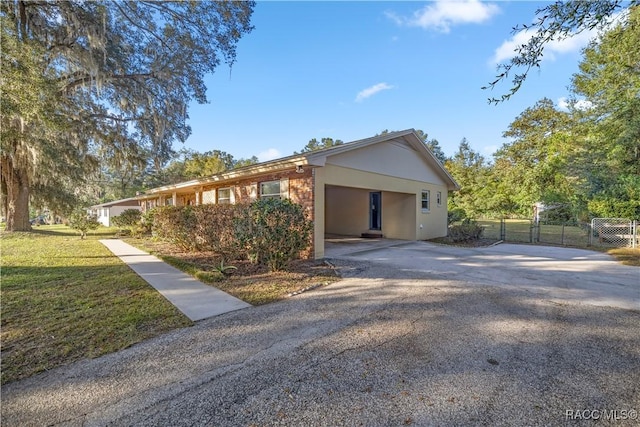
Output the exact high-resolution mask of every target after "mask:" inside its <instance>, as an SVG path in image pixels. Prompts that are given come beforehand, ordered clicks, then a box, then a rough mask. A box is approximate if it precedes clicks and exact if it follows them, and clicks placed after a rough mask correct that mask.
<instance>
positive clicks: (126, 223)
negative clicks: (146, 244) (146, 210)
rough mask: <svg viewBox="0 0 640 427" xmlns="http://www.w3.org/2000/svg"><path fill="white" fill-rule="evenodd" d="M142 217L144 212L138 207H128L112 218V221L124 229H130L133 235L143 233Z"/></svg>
mask: <svg viewBox="0 0 640 427" xmlns="http://www.w3.org/2000/svg"><path fill="white" fill-rule="evenodd" d="M141 218H142V212H140V210H138V209H127V210H125V211H123V212H122V213H121V214H120V215H117V216H114V217H113V218H111V222H113V225H115V226H116V227H119V228H121V229H124V230H129V232H130V233H131V234H132V235H137V234H140V233H141V227H140V220H141Z"/></svg>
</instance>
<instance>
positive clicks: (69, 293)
mask: <svg viewBox="0 0 640 427" xmlns="http://www.w3.org/2000/svg"><path fill="white" fill-rule="evenodd" d="M114 232H115V230H114V229H105V228H102V229H98V230H96V231H94V232H90V234H89V236H88V237H87V238H86V239H85V240H81V239H80V238H79V236H78V235H77V234H76V233H74V232H73V231H72V230H70V229H69V228H67V227H65V226H62V225H56V226H41V227H37V228H36V229H35V230H34V232H32V233H11V234H8V233H3V234H2V237H1V238H0V244H1V246H0V247H1V251H2V252H1V258H0V259H1V270H0V274H1V276H2V288H1V291H2V306H1V309H0V311H1V313H0V317H1V325H2V329H1V332H0V338H1V342H2V347H1V358H2V362H1V368H2V383H3V384H4V383H6V382H10V381H14V380H16V379H19V378H24V377H27V376H30V375H33V374H34V373H36V372H40V371H44V370H48V369H51V368H53V367H55V366H58V365H61V364H66V363H69V362H73V361H76V360H79V359H83V358H87V357H89V358H92V357H96V356H99V355H102V354H105V353H110V352H113V351H116V350H120V349H123V348H126V347H129V346H131V345H132V344H134V343H137V342H140V341H142V340H144V339H147V338H150V337H153V336H156V335H159V334H161V333H163V332H166V331H169V330H172V329H175V328H179V327H184V326H189V325H191V324H192V322H191V321H189V320H188V319H187V318H186V317H185V316H184V315H182V314H181V313H180V312H179V311H178V310H177V309H176V308H175V307H174V306H173V305H171V304H170V303H169V302H168V301H166V300H165V299H164V298H163V297H162V296H161V295H160V294H159V293H157V292H156V291H155V290H154V289H153V288H152V287H150V286H149V285H148V284H147V283H146V282H144V281H143V280H142V279H141V278H140V277H138V276H137V275H136V274H135V273H133V272H132V271H131V270H130V269H129V268H128V267H127V266H125V265H124V264H122V263H121V262H120V260H119V259H118V258H116V257H115V256H113V255H112V254H111V252H109V250H107V249H106V248H105V247H104V246H103V245H102V244H101V243H100V242H98V239H100V238H108V237H112V236H113V235H114Z"/></svg>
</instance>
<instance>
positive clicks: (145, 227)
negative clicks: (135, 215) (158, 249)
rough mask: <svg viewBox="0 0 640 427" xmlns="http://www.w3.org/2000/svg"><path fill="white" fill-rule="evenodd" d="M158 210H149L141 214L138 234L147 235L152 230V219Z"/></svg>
mask: <svg viewBox="0 0 640 427" xmlns="http://www.w3.org/2000/svg"><path fill="white" fill-rule="evenodd" d="M157 209H158V208H153V209H149V210H147V211H145V212H143V213H142V215H141V216H140V229H141V230H140V232H141V233H142V234H149V233H151V230H152V228H153V219H154V217H155V215H156V212H157Z"/></svg>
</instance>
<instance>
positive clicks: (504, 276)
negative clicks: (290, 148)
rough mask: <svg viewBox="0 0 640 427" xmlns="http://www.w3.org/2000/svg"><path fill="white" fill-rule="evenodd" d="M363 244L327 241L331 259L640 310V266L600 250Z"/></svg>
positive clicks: (578, 301)
mask: <svg viewBox="0 0 640 427" xmlns="http://www.w3.org/2000/svg"><path fill="white" fill-rule="evenodd" d="M382 240H386V239H382ZM365 243H366V242H365ZM365 243H363V242H360V243H354V245H352V246H351V245H348V244H337V246H336V249H335V250H334V249H333V248H332V247H331V246H330V245H329V246H328V247H329V248H330V249H329V250H328V251H327V253H328V254H329V255H327V258H335V259H341V258H342V259H352V260H367V261H370V262H375V263H378V264H381V265H387V266H389V267H390V268H391V267H393V268H395V269H398V270H399V271H402V272H405V273H413V274H420V275H425V274H426V275H430V276H432V277H434V278H442V279H445V278H446V279H455V280H462V281H464V282H466V283H468V284H470V285H471V284H473V285H474V286H498V287H502V288H512V289H517V290H523V289H524V290H527V292H529V293H531V294H532V295H537V296H539V297H545V298H548V299H551V300H553V301H556V302H558V303H565V302H570V303H579V304H589V305H595V306H603V307H618V308H624V309H629V310H640V268H638V267H631V266H626V265H622V264H620V263H618V262H616V260H615V259H614V258H613V257H612V256H611V255H608V254H605V253H602V252H596V251H591V250H585V249H577V248H564V247H555V246H541V245H517V244H507V243H504V244H501V245H497V246H491V247H478V248H461V247H455V246H447V245H437V244H433V243H429V242H406V241H396V242H391V241H389V242H387V243H389V244H387V245H386V246H377V245H379V244H382V243H376V242H373V243H372V244H370V245H366V244H365ZM349 248H352V249H353V250H351V251H349V250H348V249H349Z"/></svg>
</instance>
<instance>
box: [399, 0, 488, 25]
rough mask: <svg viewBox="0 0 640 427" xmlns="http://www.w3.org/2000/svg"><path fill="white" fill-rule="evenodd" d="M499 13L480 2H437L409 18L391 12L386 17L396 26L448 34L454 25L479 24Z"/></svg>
mask: <svg viewBox="0 0 640 427" xmlns="http://www.w3.org/2000/svg"><path fill="white" fill-rule="evenodd" d="M499 12H500V8H499V7H498V6H497V5H496V4H493V3H485V2H481V1H480V0H462V1H459V0H453V1H449V0H437V1H435V2H433V3H432V4H429V5H428V6H425V7H424V8H422V9H420V10H417V11H415V12H414V13H413V15H412V16H411V17H410V18H404V17H400V16H398V15H396V14H395V13H393V12H387V14H386V15H387V17H388V18H389V19H391V20H392V21H394V22H395V23H396V24H398V25H408V26H411V27H420V28H424V29H425V30H430V29H432V30H436V31H440V32H442V33H448V32H449V31H451V27H452V26H454V25H458V24H479V23H482V22H485V21H487V20H489V19H491V17H493V16H494V15H496V14H497V13H499Z"/></svg>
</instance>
